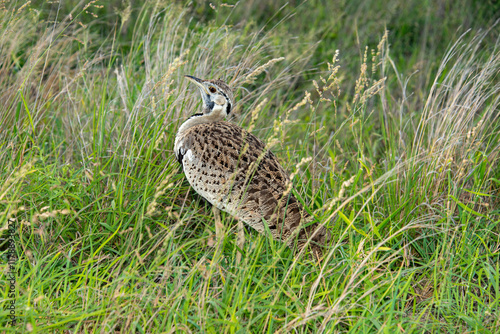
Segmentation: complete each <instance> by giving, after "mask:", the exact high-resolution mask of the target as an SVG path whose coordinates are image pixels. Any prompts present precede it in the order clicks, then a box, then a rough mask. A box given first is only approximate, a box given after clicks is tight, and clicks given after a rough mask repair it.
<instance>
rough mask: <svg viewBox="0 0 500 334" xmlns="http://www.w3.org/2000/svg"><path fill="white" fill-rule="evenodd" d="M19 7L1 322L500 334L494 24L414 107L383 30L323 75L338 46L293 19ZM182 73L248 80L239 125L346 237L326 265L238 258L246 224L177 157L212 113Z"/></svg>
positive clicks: (288, 255)
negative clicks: (183, 136)
mask: <svg viewBox="0 0 500 334" xmlns="http://www.w3.org/2000/svg"><path fill="white" fill-rule="evenodd" d="M251 5H254V3H253V2H251V3H247V4H246V5H245V6H251ZM8 6H11V7H6V8H4V9H3V10H2V12H1V14H0V21H1V22H2V24H1V26H0V59H2V62H1V63H0V84H1V87H2V88H1V89H0V98H1V102H0V108H1V109H0V110H1V113H0V121H1V127H0V166H2V169H1V170H0V178H1V183H0V223H1V226H5V227H4V228H3V230H5V229H6V226H7V220H8V219H14V220H15V221H16V223H17V230H16V231H17V232H16V238H17V239H16V240H17V243H16V252H17V254H18V255H19V260H18V262H17V268H18V275H17V281H16V288H17V291H16V306H17V307H16V312H17V315H18V318H19V323H18V325H17V327H14V328H12V327H9V326H8V324H7V320H6V318H2V319H5V320H0V326H1V327H2V330H4V331H6V332H17V331H26V332H37V331H38V332H47V331H48V330H52V331H63V330H70V331H72V332H110V331H121V332H148V331H150V332H215V333H219V332H238V331H240V332H245V331H249V332H285V333H286V332H324V331H326V332H344V331H352V332H376V331H385V332H422V331H431V332H433V331H434V332H466V331H478V332H479V331H481V332H494V331H495V329H496V328H497V327H498V325H499V320H498V319H499V317H498V316H497V315H498V312H499V289H500V274H499V273H500V270H499V269H500V268H499V264H498V263H499V261H498V260H499V252H500V246H499V245H500V238H499V232H500V231H499V227H498V222H499V221H500V217H499V210H498V202H499V201H498V196H499V184H500V181H499V179H500V175H499V168H498V162H499V158H500V157H499V154H498V152H499V143H500V142H499V138H498V134H499V133H498V130H499V120H498V111H499V101H500V99H499V96H500V94H499V89H500V86H499V81H498V72H499V66H500V53H499V50H498V47H499V42H498V40H495V39H494V38H492V36H494V35H495V32H496V31H497V29H498V28H497V26H493V27H491V30H488V31H485V32H480V33H476V32H469V33H467V34H464V35H463V36H461V37H459V38H456V39H454V42H453V44H451V45H450V47H449V49H448V51H447V53H446V54H444V55H443V58H442V59H441V60H440V61H438V63H439V64H440V65H439V66H438V67H437V72H436V73H435V75H433V77H434V79H433V80H431V81H430V82H431V84H430V85H429V86H426V88H425V91H424V90H422V91H418V93H419V94H420V95H421V96H415V95H414V94H413V93H414V92H412V91H408V87H409V86H411V85H410V84H409V83H410V82H411V80H412V78H411V73H412V72H411V71H407V69H405V70H406V71H405V72H403V71H401V69H400V64H401V62H400V61H396V60H395V58H394V57H399V55H397V54H396V55H395V54H394V51H391V50H390V48H389V42H390V41H391V38H392V37H391V36H392V35H391V33H388V32H386V31H384V30H381V31H380V32H379V36H380V40H379V42H378V44H375V45H374V46H373V49H372V48H368V47H367V48H366V49H364V48H363V49H362V50H361V53H360V57H359V59H357V60H356V61H350V59H349V57H347V58H348V59H347V60H343V59H345V58H343V50H342V49H340V50H338V51H335V49H334V48H332V50H331V52H330V53H329V54H328V57H329V58H327V59H321V61H322V62H324V63H314V64H313V65H311V62H313V61H315V59H317V57H318V49H317V48H321V46H320V45H321V43H319V44H318V43H314V42H315V41H312V43H303V42H302V41H300V40H298V41H297V42H296V43H295V42H293V41H290V40H287V39H288V37H289V36H288V35H286V34H285V33H284V32H283V28H284V27H286V24H287V23H286V22H287V21H286V20H285V21H281V22H279V23H277V24H276V25H273V24H268V25H266V26H264V27H259V26H257V25H256V24H255V23H253V22H242V23H241V24H239V25H236V26H228V25H226V24H220V23H218V22H219V20H220V19H221V17H223V14H222V13H225V12H223V9H222V6H220V4H217V6H219V7H216V10H217V11H215V12H214V13H215V14H214V15H215V16H216V19H215V20H214V21H209V22H206V21H203V20H197V19H196V9H194V8H193V7H190V5H187V6H185V7H183V6H181V5H178V4H163V3H161V2H155V3H147V4H145V5H144V6H142V7H141V8H140V9H139V10H137V11H132V12H130V10H131V9H129V11H127V10H124V11H122V12H121V14H120V15H121V16H120V20H121V21H118V23H117V24H116V25H114V27H115V29H114V30H112V31H111V32H109V33H108V34H107V35H104V36H103V35H100V34H99V33H98V32H97V30H95V29H94V30H93V29H92V27H93V25H96V26H97V25H99V24H102V23H103V21H105V20H106V16H104V17H101V16H99V15H103V14H102V13H103V11H104V13H106V11H105V9H103V8H101V5H100V4H99V3H97V2H91V3H90V4H80V5H78V6H75V8H74V9H72V11H71V15H69V14H66V13H65V14H64V15H63V14H60V15H59V13H62V12H64V11H61V12H57V13H58V15H57V16H56V17H55V18H54V20H45V16H44V13H43V12H41V11H37V10H35V8H33V7H32V6H31V5H30V4H27V5H26V6H23V4H14V3H9V4H8ZM238 6H240V7H241V6H243V5H237V6H236V7H234V8H226V7H224V8H225V9H224V10H228V11H229V12H231V11H232V14H228V15H229V16H228V17H224V20H225V22H228V21H230V20H231V17H232V16H231V15H233V16H236V17H239V16H237V15H241V14H238V13H239V11H241V8H240V7H238ZM304 6H305V7H304ZM249 8H250V7H249ZM303 8H308V7H307V5H306V4H305V5H302V7H299V10H303ZM109 10H111V9H109ZM193 13H194V14H195V15H194V16H193ZM127 15H128V16H127ZM281 15H283V13H282V12H278V13H276V17H278V18H280V16H281ZM94 16H96V17H94ZM285 16H287V15H285ZM90 17H92V18H90ZM193 17H194V18H193ZM131 18H132V19H131ZM129 20H130V21H129ZM288 20H292V19H291V18H289V19H288ZM125 22H127V23H126V24H125ZM125 25H128V26H129V27H131V28H129V29H131V30H129V31H131V32H130V33H129V34H128V35H125V37H124V36H123V35H122V32H123V31H124V29H126V28H124V26H125ZM302 37H304V36H302ZM309 37H310V36H309ZM280 41H283V43H280ZM415 52H416V51H415ZM343 62H348V63H349V64H350V65H349V66H341V65H342V64H343ZM352 63H357V70H356V72H355V73H353V72H352V71H350V69H351V67H352V66H351V65H352ZM431 67H432V65H431V64H429V68H431ZM184 74H191V75H196V76H198V77H206V78H218V77H221V78H223V79H225V80H226V81H228V82H230V83H231V85H232V86H233V87H234V88H235V93H236V98H237V106H236V112H235V114H236V116H235V118H233V119H232V121H234V122H238V123H239V124H240V125H242V126H243V127H245V128H248V129H252V131H253V132H254V133H255V134H256V135H258V136H259V137H260V138H262V139H263V140H265V141H266V142H267V143H268V145H269V146H270V147H271V148H272V150H273V151H274V152H275V153H276V154H277V156H278V157H279V159H280V161H281V162H282V163H283V165H284V166H285V167H286V169H287V170H288V171H289V172H290V173H291V175H292V179H293V182H294V189H293V190H292V191H293V192H294V194H295V195H296V196H297V198H298V199H299V200H300V201H301V202H302V203H303V204H304V205H305V207H306V208H307V209H308V210H309V211H310V213H311V214H312V215H313V216H314V217H315V219H316V220H317V221H319V222H321V223H322V224H324V225H325V226H326V227H327V228H329V229H330V230H331V231H332V233H333V235H334V236H335V238H334V240H333V242H332V244H331V245H329V248H328V252H327V254H326V255H325V258H324V259H322V260H321V261H319V260H313V259H311V257H310V256H309V254H299V255H298V256H295V255H294V253H293V252H292V251H290V250H289V249H288V248H286V246H285V245H283V244H280V243H278V242H275V241H273V240H271V239H269V238H266V237H264V236H262V235H259V234H257V233H255V232H254V231H253V230H250V229H248V230H246V231H245V234H246V238H245V239H246V240H245V243H244V244H243V247H242V248H240V247H239V243H238V240H237V239H238V238H237V237H236V235H235V234H236V228H235V226H236V222H234V221H233V219H232V218H231V217H230V216H229V215H225V214H222V219H221V224H220V223H219V222H217V221H215V220H214V216H213V215H212V213H211V210H210V209H209V207H208V205H207V204H206V203H205V202H204V201H203V200H201V199H200V198H199V197H198V196H197V195H196V194H195V193H194V191H193V190H191V189H190V187H189V184H188V183H187V182H186V181H185V178H184V176H183V174H182V172H181V169H180V167H179V165H178V164H177V162H176V161H175V158H174V156H173V153H172V147H173V141H174V136H175V133H176V130H177V128H178V127H179V125H180V124H181V122H182V121H183V120H184V119H185V118H187V117H188V116H189V115H190V114H192V113H194V112H195V111H196V110H197V108H199V107H200V106H199V101H198V100H199V99H198V96H197V95H196V92H193V91H192V90H191V89H190V88H189V87H188V85H187V82H186V80H183V75H184ZM305 77H312V78H313V80H312V81H311V82H306V81H305V80H304V78H305ZM412 87H413V86H412ZM422 89H423V88H422ZM414 99H416V100H419V101H418V102H415V101H413V100H414ZM422 101H424V102H423V103H422ZM416 106H417V107H418V106H421V108H420V109H418V108H417V109H415V108H416ZM216 229H218V230H220V231H222V233H220V231H219V233H216V232H215V231H216ZM218 236H219V237H218ZM221 236H222V237H221ZM1 247H2V251H3V252H4V253H5V251H6V245H5V244H4V245H2V246H1ZM240 252H241V253H242V256H241V259H238V256H239V254H240ZM2 266H3V268H2V269H3V270H2V273H3V274H2V275H3V276H0V277H2V282H5V277H6V276H5V275H6V274H5V272H6V269H5V268H6V266H4V263H3V262H2ZM3 291H7V290H6V289H5V290H3ZM9 302H10V299H9V298H7V292H5V294H3V295H2V297H0V303H2V304H3V305H7V303H9ZM2 310H3V308H2ZM1 312H3V313H1ZM0 314H2V315H7V311H5V310H3V311H0Z"/></svg>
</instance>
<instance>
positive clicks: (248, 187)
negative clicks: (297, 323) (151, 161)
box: [175, 79, 328, 253]
mask: <svg viewBox="0 0 500 334" xmlns="http://www.w3.org/2000/svg"><path fill="white" fill-rule="evenodd" d="M198 80H199V79H198ZM203 82H204V84H205V85H206V84H207V83H208V84H215V85H216V86H217V89H218V90H220V91H221V94H223V95H224V97H226V99H227V100H228V101H227V103H229V104H231V103H232V93H231V91H230V89H229V87H228V86H227V85H226V84H225V83H224V82H220V81H219V82H217V81H203ZM199 85H200V84H199ZM210 87H212V86H210ZM202 88H203V87H202ZM206 93H210V92H209V91H208V90H207V91H206ZM203 94H204V92H203V90H202V97H203ZM205 98H206V97H205ZM208 105H210V101H209V102H208ZM217 108H218V107H216V108H215V109H217ZM224 108H225V109H224ZM215 109H214V110H215ZM227 110H228V108H227V106H223V107H222V112H220V113H219V114H218V113H217V111H216V110H215V111H211V110H208V108H207V107H205V108H204V112H203V114H197V115H195V116H192V117H191V118H190V119H188V120H187V121H186V122H185V123H184V124H183V125H182V126H181V128H180V129H179V132H178V134H177V136H176V143H175V153H176V156H177V158H178V160H179V162H180V163H181V164H182V167H183V170H184V173H185V175H186V178H187V180H188V181H189V183H190V184H191V186H192V187H193V189H194V190H195V191H196V192H197V193H198V194H200V195H201V196H202V197H204V198H205V199H206V200H207V201H209V202H210V203H211V204H212V205H214V206H216V207H217V208H219V209H220V210H223V211H226V212H228V213H229V214H231V215H233V216H234V217H236V218H237V219H239V220H242V221H243V222H245V223H247V224H248V225H250V226H251V227H253V228H254V229H255V230H257V231H258V232H260V233H265V230H266V228H265V227H264V224H265V223H267V225H268V228H269V230H270V232H271V234H272V236H273V237H274V238H275V239H277V240H281V241H284V242H286V243H288V244H289V245H290V246H293V244H294V243H295V240H297V243H298V245H299V247H300V246H301V245H303V244H304V242H305V241H306V240H307V238H308V237H309V236H311V235H312V233H313V232H314V230H315V229H316V228H317V226H318V225H317V224H315V223H313V224H308V225H309V226H307V227H304V226H303V225H304V223H306V222H308V223H309V222H310V221H311V217H310V216H309V215H308V214H307V213H306V212H305V210H303V208H302V206H301V205H300V203H299V202H298V201H297V199H296V198H295V197H294V196H293V195H292V194H291V192H290V180H289V177H288V175H287V173H286V172H285V170H284V169H283V167H281V165H280V164H279V162H278V160H277V159H276V157H275V156H274V154H273V153H272V152H271V151H268V150H266V149H265V144H264V143H263V142H262V141H261V140H260V139H259V138H257V137H256V136H255V135H253V134H251V133H249V132H247V131H245V130H244V129H242V128H240V127H239V126H237V125H235V124H233V123H229V122H225V121H223V120H222V118H223V117H224V116H226V113H225V112H224V111H227ZM229 110H230V108H229ZM294 232H295V233H294ZM327 237H328V233H327V231H326V229H324V228H322V227H320V230H319V231H317V233H316V234H315V236H314V237H313V239H312V240H311V247H312V249H313V250H314V252H315V253H321V247H320V246H321V245H324V244H325V243H326V241H327V239H328V238H327Z"/></svg>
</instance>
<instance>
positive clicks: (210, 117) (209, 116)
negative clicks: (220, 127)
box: [177, 106, 226, 135]
mask: <svg viewBox="0 0 500 334" xmlns="http://www.w3.org/2000/svg"><path fill="white" fill-rule="evenodd" d="M225 107H226V106H222V107H219V108H217V107H215V108H214V109H213V110H212V111H211V112H209V113H206V110H203V113H199V114H194V115H193V116H191V117H189V118H188V119H187V120H186V121H184V123H182V125H181V126H180V128H179V130H178V132H177V134H178V135H182V134H183V133H185V132H186V131H187V130H188V129H189V128H191V127H193V126H195V125H198V124H203V123H212V122H219V121H222V120H224V117H225V115H224V113H223V110H224V109H223V108H225Z"/></svg>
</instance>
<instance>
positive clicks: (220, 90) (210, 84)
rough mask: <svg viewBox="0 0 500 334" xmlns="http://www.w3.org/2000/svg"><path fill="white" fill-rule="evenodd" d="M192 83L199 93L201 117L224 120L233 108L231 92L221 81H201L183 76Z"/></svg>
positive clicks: (189, 76)
mask: <svg viewBox="0 0 500 334" xmlns="http://www.w3.org/2000/svg"><path fill="white" fill-rule="evenodd" d="M185 77H186V78H187V79H189V80H190V81H192V82H193V83H194V84H196V86H198V89H199V90H200V93H201V98H202V100H203V115H213V116H214V117H217V118H220V119H222V118H224V117H226V116H227V115H229V114H230V113H231V108H232V107H233V92H232V90H231V88H230V87H229V86H228V85H227V84H226V83H225V82H224V81H222V80H221V79H217V80H202V79H198V78H195V77H193V76H191V75H186V76H185Z"/></svg>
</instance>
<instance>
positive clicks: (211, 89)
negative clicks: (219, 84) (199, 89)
mask: <svg viewBox="0 0 500 334" xmlns="http://www.w3.org/2000/svg"><path fill="white" fill-rule="evenodd" d="M208 90H209V91H210V93H215V92H216V91H217V89H215V87H214V86H210V87H208Z"/></svg>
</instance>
